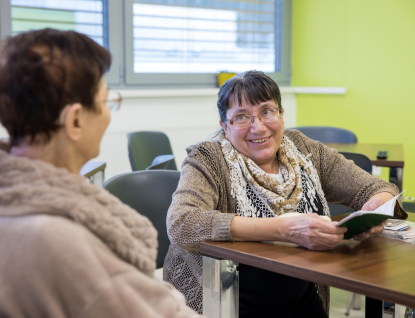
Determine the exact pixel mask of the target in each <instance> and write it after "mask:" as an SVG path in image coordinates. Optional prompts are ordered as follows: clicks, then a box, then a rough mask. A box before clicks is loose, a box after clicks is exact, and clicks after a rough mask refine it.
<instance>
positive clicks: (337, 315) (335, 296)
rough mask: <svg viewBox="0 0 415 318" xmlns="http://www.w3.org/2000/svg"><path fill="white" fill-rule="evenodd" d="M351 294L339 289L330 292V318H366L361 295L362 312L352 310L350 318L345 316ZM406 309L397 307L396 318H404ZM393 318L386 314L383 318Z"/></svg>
mask: <svg viewBox="0 0 415 318" xmlns="http://www.w3.org/2000/svg"><path fill="white" fill-rule="evenodd" d="M350 294H351V293H350V292H348V291H344V290H341V289H337V288H333V287H332V288H331V290H330V318H345V317H349V318H360V317H361V318H363V317H364V316H365V298H364V296H362V295H360V310H355V309H353V308H352V309H350V311H349V316H346V315H345V312H346V308H347V304H348V302H349V299H350ZM404 314H405V307H404V306H401V305H397V306H396V309H395V317H396V318H404ZM389 317H390V318H393V316H392V315H389V314H384V315H383V318H389Z"/></svg>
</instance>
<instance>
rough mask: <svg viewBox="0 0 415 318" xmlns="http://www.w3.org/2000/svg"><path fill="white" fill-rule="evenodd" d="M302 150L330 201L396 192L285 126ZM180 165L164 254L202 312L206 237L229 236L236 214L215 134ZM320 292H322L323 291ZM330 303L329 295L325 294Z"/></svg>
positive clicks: (351, 202)
mask: <svg viewBox="0 0 415 318" xmlns="http://www.w3.org/2000/svg"><path fill="white" fill-rule="evenodd" d="M285 136H287V137H288V138H289V139H290V140H291V141H293V143H294V144H295V146H296V147H297V148H298V150H299V151H300V152H301V153H303V154H304V155H308V154H311V156H310V160H311V161H312V163H313V165H314V167H315V168H316V170H317V173H318V175H319V178H320V182H321V186H322V189H323V192H324V194H325V197H326V199H327V201H328V202H332V203H338V204H342V205H346V206H349V207H351V208H353V209H354V210H359V209H360V208H361V207H362V206H363V204H364V203H366V202H367V201H368V199H369V198H370V197H372V196H373V195H375V194H377V193H379V192H390V193H391V194H393V195H397V194H398V189H397V187H396V186H395V185H393V184H390V183H387V182H385V181H383V180H381V179H379V178H377V177H374V176H372V175H370V174H368V173H367V172H365V171H363V170H362V169H360V168H359V167H357V166H356V165H355V164H354V162H353V161H351V160H346V159H345V158H344V157H343V156H341V155H339V154H338V152H337V151H336V150H335V149H331V148H328V147H327V146H325V145H324V144H322V143H320V142H317V141H314V140H311V139H309V138H307V137H305V136H304V135H303V134H301V133H300V132H299V131H296V130H289V131H285ZM187 152H188V156H187V158H186V159H185V161H184V162H183V165H182V168H181V178H180V182H179V186H178V188H177V190H176V192H175V193H174V195H173V201H172V204H171V206H170V209H169V211H168V215H167V231H168V235H169V238H170V241H171V243H172V244H171V246H170V249H169V252H168V254H167V256H166V259H165V263H164V267H163V271H164V272H163V275H164V280H166V281H168V282H170V283H172V284H173V285H174V286H175V287H176V288H177V289H178V290H180V291H181V292H182V293H183V294H184V295H185V297H186V301H187V304H188V305H189V306H190V307H192V308H193V309H195V310H197V311H198V312H200V313H201V312H202V299H203V294H202V263H203V262H202V257H201V255H200V253H199V243H200V242H202V241H230V240H232V235H231V232H230V227H231V221H232V218H233V217H234V216H235V208H236V206H235V204H236V203H235V199H234V198H233V197H232V194H231V191H232V188H231V184H230V181H229V180H230V176H229V170H228V167H227V164H226V161H225V158H224V157H223V154H222V150H221V145H220V143H219V142H218V141H217V140H211V141H206V142H201V143H199V144H196V145H194V146H191V147H189V148H188V149H187ZM320 296H321V295H320ZM323 298H324V299H322V300H323V304H324V305H325V308H326V309H328V300H329V297H328V295H325V296H324V297H323Z"/></svg>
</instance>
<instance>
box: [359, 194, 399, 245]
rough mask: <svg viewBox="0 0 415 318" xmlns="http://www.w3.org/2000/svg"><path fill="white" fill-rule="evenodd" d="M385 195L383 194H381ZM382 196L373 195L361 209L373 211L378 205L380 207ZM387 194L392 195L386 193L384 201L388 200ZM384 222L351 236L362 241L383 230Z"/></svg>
mask: <svg viewBox="0 0 415 318" xmlns="http://www.w3.org/2000/svg"><path fill="white" fill-rule="evenodd" d="M382 196H385V195H382ZM382 196H376V195H375V196H373V197H372V198H370V199H369V201H367V202H366V203H365V204H364V205H363V207H362V211H374V210H376V209H377V208H378V207H380V206H381V205H382V204H383V203H384V201H383V200H382V199H381V197H382ZM389 196H391V197H393V196H392V194H390V193H387V195H386V198H385V199H386V201H387V200H389ZM385 222H386V221H384V222H382V223H381V224H379V225H376V226H374V227H372V228H370V229H369V230H367V231H366V232H362V233H360V234H357V235H355V236H353V238H354V239H355V240H357V241H363V240H366V239H368V238H369V237H372V236H375V235H377V234H379V233H382V232H383V226H384V225H385Z"/></svg>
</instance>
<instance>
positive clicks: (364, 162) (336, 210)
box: [328, 152, 372, 216]
mask: <svg viewBox="0 0 415 318" xmlns="http://www.w3.org/2000/svg"><path fill="white" fill-rule="evenodd" d="M339 154H342V155H343V156H344V157H345V158H346V159H349V160H353V161H354V163H355V165H357V166H359V167H360V168H362V169H363V170H365V171H366V172H369V173H372V162H371V161H370V159H369V158H368V157H366V156H365V155H363V154H361V153H353V152H339ZM328 205H329V209H330V214H331V215H332V216H334V215H340V214H344V213H351V212H354V211H353V209H352V208H349V207H347V206H344V205H340V204H335V203H329V204H328Z"/></svg>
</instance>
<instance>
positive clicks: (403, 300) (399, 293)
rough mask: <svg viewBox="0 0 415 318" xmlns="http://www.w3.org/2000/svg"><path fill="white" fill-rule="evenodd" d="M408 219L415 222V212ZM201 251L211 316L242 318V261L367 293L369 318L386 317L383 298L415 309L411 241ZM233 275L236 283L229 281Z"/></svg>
mask: <svg viewBox="0 0 415 318" xmlns="http://www.w3.org/2000/svg"><path fill="white" fill-rule="evenodd" d="M409 220H410V221H415V217H414V214H410V219H409ZM200 251H201V254H202V255H204V263H203V290H204V291H203V292H204V299H203V304H204V308H205V303H206V304H207V306H209V307H210V308H212V310H208V311H206V312H205V311H204V314H207V316H208V317H209V318H211V317H232V315H234V317H237V310H238V309H237V307H238V294H237V289H238V286H237V279H238V274H237V271H236V265H237V263H243V264H247V265H250V266H255V267H258V268H262V269H265V270H269V271H273V272H276V273H280V274H284V275H288V276H292V277H296V278H300V279H304V280H308V281H312V282H315V283H319V284H324V285H329V286H332V287H336V288H340V289H344V290H348V291H351V292H355V293H358V294H363V295H366V296H367V302H366V304H367V305H366V317H382V302H381V301H378V300H385V301H390V302H394V303H398V304H402V305H405V306H408V307H411V308H414V307H415V265H414V264H415V246H414V245H412V244H410V243H405V242H402V241H398V240H394V239H390V238H386V237H382V236H376V237H372V238H370V239H368V240H366V241H363V242H358V241H355V240H353V239H352V240H347V241H346V240H345V241H343V242H342V243H341V244H339V245H338V246H336V248H334V249H333V250H330V251H310V250H307V249H305V248H302V247H299V246H297V245H295V244H290V243H281V242H268V243H264V242H202V243H201V244H200ZM205 265H206V267H205ZM232 275H233V276H232ZM232 277H233V278H234V279H235V281H236V282H232V283H230V282H229V279H230V278H232ZM224 278H225V279H227V280H228V281H227V283H226V284H223V283H222V282H221V281H223V280H224ZM218 281H219V282H218ZM225 285H226V286H225ZM225 287H226V288H225ZM225 293H227V295H225V297H223V294H225ZM225 300H226V301H227V303H226V301H225ZM229 301H230V303H229ZM222 302H224V303H225V304H224V305H223V304H222ZM229 308H230V309H229ZM235 311H236V312H235ZM218 313H221V314H219V315H218Z"/></svg>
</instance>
